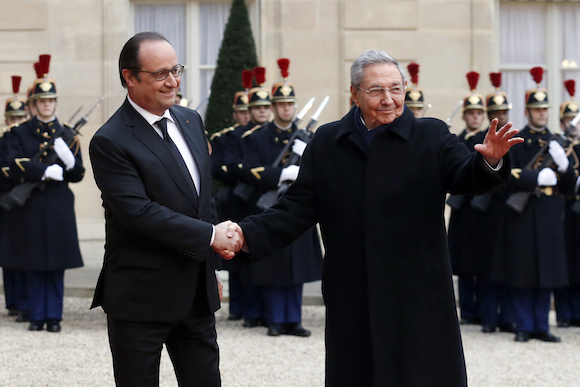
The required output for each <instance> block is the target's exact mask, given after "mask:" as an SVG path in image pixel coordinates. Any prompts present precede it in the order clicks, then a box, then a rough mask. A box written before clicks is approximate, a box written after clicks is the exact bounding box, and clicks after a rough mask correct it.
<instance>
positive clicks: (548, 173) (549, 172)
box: [538, 168, 558, 187]
mask: <svg viewBox="0 0 580 387" xmlns="http://www.w3.org/2000/svg"><path fill="white" fill-rule="evenodd" d="M556 184H558V176H556V172H554V170H553V169H552V168H544V169H542V170H541V171H540V173H538V185H539V186H544V187H553V186H555V185H556Z"/></svg>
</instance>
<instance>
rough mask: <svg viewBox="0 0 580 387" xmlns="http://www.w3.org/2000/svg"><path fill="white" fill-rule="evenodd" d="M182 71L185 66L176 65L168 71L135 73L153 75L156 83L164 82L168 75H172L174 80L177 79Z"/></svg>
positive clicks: (140, 71) (141, 71)
mask: <svg viewBox="0 0 580 387" xmlns="http://www.w3.org/2000/svg"><path fill="white" fill-rule="evenodd" d="M184 70H185V65H182V64H178V65H177V66H175V67H174V68H172V69H169V70H159V71H145V70H137V72H139V73H149V74H151V75H153V78H154V79H155V80H156V81H164V80H166V79H167V77H168V76H169V73H171V74H173V76H174V77H175V78H177V77H179V76H181V74H183V71H184Z"/></svg>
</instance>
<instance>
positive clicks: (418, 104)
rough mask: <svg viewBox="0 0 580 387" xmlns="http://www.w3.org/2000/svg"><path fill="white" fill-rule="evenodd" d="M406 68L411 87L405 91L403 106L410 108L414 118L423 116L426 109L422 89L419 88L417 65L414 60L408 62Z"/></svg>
mask: <svg viewBox="0 0 580 387" xmlns="http://www.w3.org/2000/svg"><path fill="white" fill-rule="evenodd" d="M407 70H408V71H409V75H411V87H408V88H407V91H406V93H405V106H407V107H408V108H410V109H411V111H412V112H413V114H414V115H415V118H423V117H424V116H425V111H426V110H425V98H424V96H423V90H422V89H421V88H419V65H418V64H417V63H415V62H412V63H409V65H408V66H407Z"/></svg>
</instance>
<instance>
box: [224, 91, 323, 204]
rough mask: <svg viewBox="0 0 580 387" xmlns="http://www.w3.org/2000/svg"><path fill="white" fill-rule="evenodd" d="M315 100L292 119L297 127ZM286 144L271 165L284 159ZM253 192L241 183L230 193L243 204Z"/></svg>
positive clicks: (244, 183) (251, 186) (247, 185)
mask: <svg viewBox="0 0 580 387" xmlns="http://www.w3.org/2000/svg"><path fill="white" fill-rule="evenodd" d="M315 99H316V97H312V98H310V100H309V101H308V102H307V103H306V105H304V107H303V108H302V110H300V112H299V113H298V114H297V115H296V117H295V118H294V121H293V123H294V124H296V125H298V123H300V122H301V121H302V118H303V117H304V116H305V115H306V112H307V111H308V110H309V109H310V108H311V107H312V104H313V103H314V100H315ZM288 144H290V146H292V142H290V141H288ZM288 144H286V146H285V147H284V149H283V150H282V152H280V154H279V155H278V157H277V158H276V161H274V164H273V165H275V166H278V165H279V164H280V161H281V160H282V157H284V155H285V154H286V152H287V151H288V147H289V146H288ZM255 190H256V187H255V186H254V185H252V184H248V183H246V182H243V181H241V182H239V183H238V184H237V185H236V186H235V187H234V190H233V191H232V192H233V194H234V195H236V196H237V197H238V198H240V199H242V200H243V201H244V202H247V201H248V200H250V198H251V197H252V195H253V194H254V191H255Z"/></svg>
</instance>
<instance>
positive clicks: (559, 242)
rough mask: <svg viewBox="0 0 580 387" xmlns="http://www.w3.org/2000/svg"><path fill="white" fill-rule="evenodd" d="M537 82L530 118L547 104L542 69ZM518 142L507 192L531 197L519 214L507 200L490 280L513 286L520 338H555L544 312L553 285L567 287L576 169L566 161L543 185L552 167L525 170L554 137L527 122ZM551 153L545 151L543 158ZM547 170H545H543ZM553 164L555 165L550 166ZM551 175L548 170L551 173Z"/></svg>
mask: <svg viewBox="0 0 580 387" xmlns="http://www.w3.org/2000/svg"><path fill="white" fill-rule="evenodd" d="M531 73H532V76H534V79H535V80H536V82H537V83H538V86H537V88H536V89H532V90H528V92H527V93H526V108H527V109H528V114H529V119H530V122H532V121H531V120H532V119H533V115H532V113H533V112H532V110H533V109H546V108H547V107H548V106H549V103H548V98H547V92H546V90H545V89H543V88H541V86H540V84H539V83H540V81H541V75H538V74H541V73H542V71H541V69H539V70H535V69H532V71H531ZM519 136H520V137H522V138H523V139H524V142H523V143H522V144H518V145H515V146H514V147H512V148H511V150H510V153H511V157H512V165H513V166H512V176H511V178H510V180H509V181H508V183H507V189H508V191H509V192H510V195H511V194H513V193H520V192H529V193H531V195H530V196H529V200H528V202H527V204H526V205H525V207H523V210H521V212H519V211H516V210H514V209H513V208H515V206H513V205H511V204H510V208H509V209H508V210H506V212H505V216H504V221H503V222H502V224H501V225H500V230H499V232H500V235H501V236H502V240H501V243H500V249H501V250H497V251H496V253H497V255H498V256H497V257H496V259H495V260H494V267H493V269H492V279H493V280H496V281H498V282H501V283H504V284H506V285H508V286H510V287H511V292H512V295H513V301H514V310H515V315H516V331H517V334H516V337H515V340H516V341H518V342H526V341H528V340H529V339H530V338H538V339H540V340H543V341H551V342H558V341H560V339H559V338H558V337H556V336H554V335H552V334H551V333H550V332H549V324H548V313H549V310H550V296H551V291H552V289H555V288H559V287H562V286H565V285H566V284H567V282H568V279H567V272H566V253H565V246H564V222H563V219H564V200H565V199H564V195H565V194H566V193H569V192H571V191H572V190H573V188H574V182H575V177H574V168H573V163H572V162H570V163H569V165H568V166H567V168H566V170H560V167H559V166H558V170H557V175H556V176H557V181H556V183H555V184H554V183H552V182H550V183H545V182H543V180H542V176H541V175H543V174H544V173H545V172H550V170H548V169H547V168H550V166H546V165H541V164H540V161H541V160H538V162H537V163H535V165H532V166H530V168H526V166H528V165H529V164H530V160H533V159H534V156H536V155H537V154H539V151H540V150H541V149H542V147H544V146H547V144H548V142H549V141H551V140H553V139H554V137H553V136H552V134H551V133H550V131H549V130H548V129H547V128H545V127H543V128H532V127H530V126H529V125H527V126H526V127H525V128H524V129H523V130H521V131H520V134H519ZM565 147H566V146H564V148H565ZM547 156H549V154H548V149H547V148H546V149H545V152H544V153H543V154H542V157H541V159H543V158H545V157H547ZM544 169H545V170H544ZM555 169H556V165H553V169H552V170H555ZM552 174H553V173H552V172H550V175H552Z"/></svg>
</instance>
